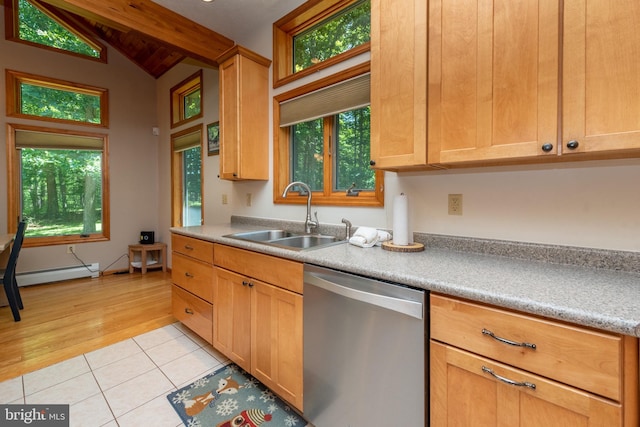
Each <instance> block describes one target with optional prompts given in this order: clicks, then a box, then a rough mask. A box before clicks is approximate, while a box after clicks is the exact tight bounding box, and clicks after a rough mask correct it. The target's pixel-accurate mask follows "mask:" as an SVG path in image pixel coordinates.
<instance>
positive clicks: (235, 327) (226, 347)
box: [213, 268, 251, 371]
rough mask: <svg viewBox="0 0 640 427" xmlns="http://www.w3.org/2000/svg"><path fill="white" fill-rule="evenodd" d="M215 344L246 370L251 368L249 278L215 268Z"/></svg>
mask: <svg viewBox="0 0 640 427" xmlns="http://www.w3.org/2000/svg"><path fill="white" fill-rule="evenodd" d="M215 272H216V275H215V281H214V288H213V289H214V298H213V301H214V303H213V314H214V320H213V346H214V347H215V348H216V349H217V350H219V351H220V352H221V353H222V354H224V355H225V356H227V357H228V358H229V359H231V360H233V361H234V362H235V363H237V364H238V365H239V366H241V367H242V368H243V369H244V370H246V371H250V369H251V289H250V288H249V286H248V283H249V282H248V279H246V278H245V277H244V276H241V275H239V274H236V273H233V272H231V271H227V270H224V269H221V268H216V269H215Z"/></svg>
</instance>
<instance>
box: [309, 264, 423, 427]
mask: <svg viewBox="0 0 640 427" xmlns="http://www.w3.org/2000/svg"><path fill="white" fill-rule="evenodd" d="M303 301H304V302H303V308H304V416H305V418H307V420H308V421H309V422H310V423H312V424H313V425H314V426H315V427H392V426H425V425H426V420H427V419H428V415H427V410H428V405H427V404H426V402H428V400H427V398H428V386H427V384H428V381H427V372H428V370H427V365H428V360H427V353H426V351H425V346H426V344H427V337H428V332H427V328H428V322H427V318H428V305H427V293H426V292H425V291H423V290H417V289H412V288H408V287H405V286H401V285H397V284H392V283H386V282H382V281H378V280H374V279H370V278H367V277H361V276H356V275H353V274H349V273H344V272H339V271H335V270H331V269H327V268H322V267H316V266H312V265H308V264H305V268H304V300H303Z"/></svg>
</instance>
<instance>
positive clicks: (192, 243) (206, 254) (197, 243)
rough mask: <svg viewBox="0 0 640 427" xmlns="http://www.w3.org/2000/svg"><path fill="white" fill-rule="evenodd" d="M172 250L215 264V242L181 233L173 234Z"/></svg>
mask: <svg viewBox="0 0 640 427" xmlns="http://www.w3.org/2000/svg"><path fill="white" fill-rule="evenodd" d="M171 250H172V251H173V252H178V253H181V254H183V255H187V256H190V257H192V258H196V259H199V260H200V261H204V262H206V263H209V264H213V243H212V242H207V241H205V240H200V239H194V238H193V237H187V236H182V235H180V234H172V235H171Z"/></svg>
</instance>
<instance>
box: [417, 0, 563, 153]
mask: <svg viewBox="0 0 640 427" xmlns="http://www.w3.org/2000/svg"><path fill="white" fill-rule="evenodd" d="M559 4H560V2H558V1H557V0H522V1H513V0H493V1H479V0H463V1H454V0H430V1H429V123H428V129H429V135H428V140H429V163H436V164H438V163H443V164H447V163H460V162H474V161H484V160H498V159H518V158H531V157H536V156H541V155H547V154H550V155H553V154H556V153H557V143H556V141H557V133H558V96H559V92H558V89H559V88H558V82H559V79H558V73H559V52H560V49H559V40H560V39H559V32H560V27H559V19H560V18H559V16H560V15H559V14H560V10H559ZM545 144H548V145H545ZM543 147H544V148H543ZM545 150H546V151H545Z"/></svg>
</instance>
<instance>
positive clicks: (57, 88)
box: [6, 70, 109, 127]
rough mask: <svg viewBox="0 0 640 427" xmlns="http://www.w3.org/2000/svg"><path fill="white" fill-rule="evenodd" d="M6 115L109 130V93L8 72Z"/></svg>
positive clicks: (46, 78)
mask: <svg viewBox="0 0 640 427" xmlns="http://www.w3.org/2000/svg"><path fill="white" fill-rule="evenodd" d="M6 81H7V116H11V117H20V118H24V119H32V120H45V121H52V122H58V123H61V122H62V123H70V124H81V125H88V126H98V127H109V121H108V117H109V114H108V113H109V111H108V93H109V92H108V90H107V89H103V88H99V87H94V86H88V85H84V84H81V83H74V82H67V81H64V80H58V79H54V78H50V77H44V76H37V75H35V74H27V73H21V72H18V71H12V70H6Z"/></svg>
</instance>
